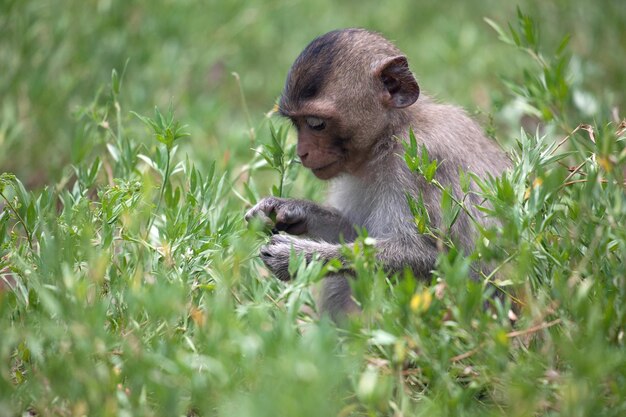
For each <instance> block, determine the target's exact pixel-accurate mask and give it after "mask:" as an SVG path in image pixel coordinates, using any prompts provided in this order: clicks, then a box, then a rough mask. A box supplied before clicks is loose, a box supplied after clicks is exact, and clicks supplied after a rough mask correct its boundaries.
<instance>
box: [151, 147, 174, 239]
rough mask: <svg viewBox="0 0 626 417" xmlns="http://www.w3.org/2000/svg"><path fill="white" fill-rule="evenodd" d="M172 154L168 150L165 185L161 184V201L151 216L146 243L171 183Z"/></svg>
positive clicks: (159, 200) (164, 177) (158, 201)
mask: <svg viewBox="0 0 626 417" xmlns="http://www.w3.org/2000/svg"><path fill="white" fill-rule="evenodd" d="M170 154H171V151H170V149H169V148H168V149H167V159H166V162H165V175H163V183H162V184H161V190H160V192H159V199H158V200H157V206H156V211H155V213H154V215H153V216H150V220H149V221H148V227H147V229H146V237H145V240H146V241H147V240H148V237H150V229H151V228H152V225H153V223H154V218H155V217H156V216H157V215H158V214H159V211H160V210H161V202H162V201H163V196H164V195H165V187H166V186H167V182H168V181H169V178H170Z"/></svg>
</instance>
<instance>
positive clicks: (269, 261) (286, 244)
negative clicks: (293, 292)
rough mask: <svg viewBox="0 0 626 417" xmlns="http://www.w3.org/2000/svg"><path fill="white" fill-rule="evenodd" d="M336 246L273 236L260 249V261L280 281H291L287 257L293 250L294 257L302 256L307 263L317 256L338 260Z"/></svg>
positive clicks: (283, 236)
mask: <svg viewBox="0 0 626 417" xmlns="http://www.w3.org/2000/svg"><path fill="white" fill-rule="evenodd" d="M337 247H338V245H333V244H329V243H326V242H316V241H314V240H309V239H300V238H295V237H291V236H285V235H274V236H272V238H271V239H270V241H269V242H268V244H267V245H265V246H263V247H262V248H261V259H262V260H263V262H264V263H265V265H266V266H267V267H268V268H269V269H270V270H271V271H272V273H274V275H276V277H277V278H278V279H280V280H281V281H288V280H290V279H291V276H290V275H289V256H290V254H291V251H292V250H293V251H294V252H295V253H296V255H304V258H305V259H306V261H307V262H309V261H310V260H311V259H313V256H314V255H315V254H318V255H319V257H320V259H326V260H328V259H331V258H338V257H339V256H340V254H339V250H338V249H337Z"/></svg>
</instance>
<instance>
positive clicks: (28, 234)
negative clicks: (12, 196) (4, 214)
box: [0, 192, 33, 251]
mask: <svg viewBox="0 0 626 417" xmlns="http://www.w3.org/2000/svg"><path fill="white" fill-rule="evenodd" d="M0 196H2V198H3V199H4V201H6V202H7V206H9V209H11V211H12V212H13V214H15V217H17V221H18V222H19V223H21V224H22V227H23V228H24V232H26V239H28V246H29V247H30V250H31V251H32V250H33V240H32V238H31V235H30V232H29V231H28V227H26V222H25V221H24V219H23V218H22V216H20V213H18V211H17V210H16V209H15V207H14V206H13V204H11V202H10V201H9V199H8V198H7V197H6V196H5V195H4V194H3V193H2V192H0Z"/></svg>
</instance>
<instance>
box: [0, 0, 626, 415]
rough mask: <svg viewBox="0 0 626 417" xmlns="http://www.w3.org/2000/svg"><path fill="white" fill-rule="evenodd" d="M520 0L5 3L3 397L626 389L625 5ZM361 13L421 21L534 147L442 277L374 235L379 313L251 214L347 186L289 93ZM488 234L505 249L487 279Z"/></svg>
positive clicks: (494, 112)
mask: <svg viewBox="0 0 626 417" xmlns="http://www.w3.org/2000/svg"><path fill="white" fill-rule="evenodd" d="M559 3H563V4H559ZM499 4H500V3H499V2H495V1H494V2H480V3H474V2H467V3H462V4H461V5H457V6H455V7H452V6H449V7H447V8H444V7H443V6H442V5H440V4H434V5H423V6H419V7H418V6H416V5H415V4H413V2H408V1H400V0H398V1H393V2H386V3H384V4H383V3H381V4H379V3H362V2H347V3H345V4H344V5H341V6H336V7H335V8H334V9H331V8H330V7H329V5H330V2H328V3H326V2H321V3H313V2H309V3H299V2H295V3H288V2H278V1H277V2H266V3H260V4H259V5H256V6H252V5H249V6H243V5H235V4H232V5H231V4H230V3H226V4H223V2H222V3H219V2H215V3H214V2H211V3H209V4H202V5H200V4H195V3H192V2H185V3H181V4H175V3H167V2H164V3H162V4H159V5H155V4H153V3H148V2H137V3H133V4H132V5H130V4H126V3H121V2H120V3H118V2H106V1H103V2H100V3H96V4H95V5H91V4H88V3H85V2H64V3H61V2H55V1H50V2H41V3H38V2H17V1H9V2H5V3H3V5H2V6H0V7H1V8H2V10H3V13H2V14H1V17H0V35H1V36H0V58H1V59H0V63H1V64H0V65H3V66H4V67H5V68H4V69H3V71H2V73H3V76H2V78H0V93H1V94H0V97H1V101H0V105H1V106H2V107H1V109H0V111H1V112H2V113H1V114H2V118H0V147H1V148H2V150H3V152H2V153H1V154H0V166H1V167H2V169H0V171H2V172H4V171H6V172H5V173H3V174H2V175H1V176H0V207H2V208H3V211H2V213H1V214H0V416H2V417H3V416H13V415H20V414H23V413H27V412H28V411H31V412H33V413H36V414H37V415H42V416H44V415H46V416H47V415H59V416H66V415H78V416H80V415H121V416H142V415H146V416H150V415H163V416H178V415H181V416H182V415H190V416H194V415H202V416H210V415H220V416H276V415H279V416H282V415H284V416H374V415H390V416H391V415H393V416H402V415H404V416H413V415H428V416H432V415H441V416H451V415H458V416H490V415H493V416H505V415H506V416H528V415H555V416H557V415H562V416H588V415H593V416H621V415H624V414H625V413H626V400H625V399H626V354H625V353H624V352H625V350H624V348H625V346H624V343H625V342H624V328H625V326H626V306H625V300H626V263H625V261H626V259H624V257H625V256H624V254H626V228H625V227H623V225H624V224H626V193H625V188H624V187H625V186H624V180H625V178H624V177H625V174H626V134H625V131H624V130H625V127H626V126H624V125H620V124H619V123H620V119H619V118H618V119H617V120H614V116H613V115H614V114H617V115H618V116H619V115H620V114H621V113H620V111H619V109H618V110H614V106H619V105H624V104H625V103H624V98H623V96H622V95H621V91H624V82H625V81H624V79H623V78H622V77H621V73H622V72H623V71H622V69H623V60H621V58H620V56H619V54H616V52H615V51H618V50H619V46H620V45H621V43H620V42H623V41H624V34H623V31H621V30H620V28H621V23H620V22H621V21H623V17H624V13H625V11H624V9H623V8H621V7H619V6H618V4H617V3H613V2H606V4H600V3H594V5H590V4H587V3H583V2H568V3H567V4H568V7H564V4H565V2H556V3H555V4H556V5H553V4H549V5H548V4H543V2H542V3H539V2H537V3H533V4H530V5H528V8H527V9H526V10H527V11H528V12H529V15H530V16H534V20H533V19H531V18H530V17H529V16H527V15H524V14H520V15H516V12H515V10H514V8H512V7H511V8H508V7H496V6H497V5H499ZM170 8H173V9H175V10H174V11H172V10H170ZM356 10H358V12H359V13H356V12H355V11H356ZM355 15H357V16H356V17H355ZM300 16H302V17H301V18H300V19H301V20H298V19H297V17H300ZM484 16H486V17H488V18H489V19H490V20H489V21H488V22H484V21H483V20H482V18H483V17H484ZM620 19H621V20H620ZM302 20H305V21H306V22H307V24H306V25H304V24H302V23H301V21H302ZM507 21H510V22H511V28H512V29H511V30H509V28H508V27H507V24H506V22H507ZM574 21H576V22H577V26H568V25H569V24H571V23H572V22H574ZM309 22H310V24H308V23H309ZM459 22H461V23H459ZM490 25H491V26H493V28H492V27H490ZM339 26H367V27H371V28H374V29H378V30H381V31H383V32H384V33H386V34H387V35H389V36H390V37H392V38H395V39H397V41H398V44H399V45H400V46H401V48H402V49H404V50H406V51H407V53H408V54H409V58H410V60H411V63H412V64H413V66H414V67H415V69H416V72H417V73H418V76H419V79H420V82H421V84H422V86H423V87H424V86H425V88H426V90H429V91H433V92H436V93H437V95H438V96H440V97H442V98H446V99H449V100H452V101H456V102H459V103H464V104H466V105H467V106H468V107H469V108H470V109H471V110H476V109H477V108H482V111H481V112H479V113H481V114H480V115H479V116H480V117H481V118H482V119H483V121H484V122H485V126H486V128H487V129H488V132H489V133H490V134H492V135H494V136H496V137H497V139H498V140H499V141H500V142H502V143H504V144H505V146H506V147H507V149H508V150H509V152H510V154H511V155H512V158H513V160H514V161H515V168H514V169H513V170H512V171H511V172H509V173H507V174H506V175H505V176H504V177H503V178H500V179H492V180H489V181H485V182H481V184H480V185H481V193H482V194H483V197H484V198H485V200H486V201H488V202H490V203H491V204H490V205H489V206H490V207H491V208H490V213H489V214H490V215H492V216H494V217H496V218H498V219H499V220H500V226H498V227H493V228H491V229H487V230H482V231H481V236H480V238H479V240H478V245H477V249H476V251H475V252H474V253H472V254H470V255H468V256H465V255H463V254H462V253H460V252H459V251H457V250H456V248H455V247H454V245H453V243H451V242H447V240H445V238H446V236H445V235H441V236H440V237H441V238H442V239H444V240H445V241H446V242H447V243H448V244H449V249H448V250H447V251H446V252H442V253H441V255H440V256H439V259H438V266H437V270H436V272H435V274H434V277H433V279H432V281H430V282H417V281H415V280H414V279H412V277H410V276H394V277H387V276H386V275H385V274H384V273H383V271H382V270H381V269H380V267H379V266H378V265H377V264H376V262H375V257H374V254H373V253H372V248H371V246H370V245H369V244H368V243H369V241H368V239H367V238H365V235H364V236H362V238H361V239H360V240H359V244H358V245H356V246H355V248H356V249H355V251H354V253H350V254H346V256H347V257H348V258H349V259H350V262H352V266H353V268H354V270H355V274H356V279H355V280H354V282H353V284H354V288H353V289H354V294H355V298H356V300H357V301H358V303H359V304H360V305H361V307H362V310H363V312H362V314H361V315H360V316H358V317H355V318H354V319H353V320H351V321H350V322H348V323H345V324H344V325H342V326H340V327H337V326H335V325H334V324H332V323H330V322H329V321H328V320H326V319H321V320H320V319H318V318H316V317H315V315H313V314H310V313H308V312H307V311H308V310H307V309H306V308H303V307H309V309H310V307H312V303H311V300H312V296H311V289H312V287H313V286H314V285H315V282H316V281H318V280H320V279H323V273H324V271H325V267H323V266H322V265H319V264H317V263H313V264H311V265H304V264H303V263H302V262H301V260H298V259H295V258H294V259H293V262H292V267H293V270H294V271H298V273H297V279H296V280H295V281H294V282H292V283H288V284H284V283H280V282H278V281H277V280H276V279H273V278H272V277H270V276H268V273H267V271H266V270H265V269H264V267H263V265H262V263H261V262H260V260H259V259H258V258H257V256H256V255H257V253H258V248H259V246H260V245H261V244H263V242H264V241H265V239H266V238H267V236H266V234H265V233H264V232H263V231H262V230H260V229H257V228H255V227H252V228H248V227H247V225H246V224H245V222H244V221H243V213H244V212H245V209H246V208H247V207H249V205H250V204H252V203H254V202H255V201H257V200H258V199H259V198H260V197H261V196H265V195H268V194H274V195H285V196H298V197H308V198H321V196H322V191H323V190H320V186H319V183H318V182H315V180H314V179H312V178H311V176H310V174H308V173H306V172H304V170H301V169H299V165H298V164H297V163H296V162H294V149H293V146H294V145H293V143H294V142H293V135H292V134H290V133H289V132H288V130H287V129H286V128H284V127H283V125H282V124H281V122H280V121H279V120H277V119H273V118H272V119H268V118H267V117H265V116H264V114H265V113H266V112H267V111H268V110H269V109H271V107H272V104H273V102H274V99H275V97H276V96H277V94H278V93H279V91H280V88H281V85H282V82H283V80H284V77H285V73H286V71H287V68H288V66H289V64H290V63H291V61H292V60H293V58H294V57H295V55H296V54H297V53H298V52H299V50H300V49H301V48H302V47H303V46H304V45H305V44H306V42H308V41H309V40H310V39H311V38H312V37H313V36H314V35H316V34H319V33H320V32H323V31H325V30H327V29H331V28H334V27H339ZM296 28H297V29H296ZM574 28H575V29H576V30H575V31H574ZM494 29H495V30H494ZM538 30H539V32H537V31H538ZM570 32H571V34H572V38H571V40H570V42H569V43H563V42H562V40H563V39H564V36H565V35H566V34H567V33H570ZM537 33H539V34H540V36H539V37H538V38H537V36H536V34H537ZM498 37H500V38H501V39H500V40H498ZM599 40H602V46H603V47H599V46H598V42H599ZM502 41H504V42H502ZM129 58H130V60H129V61H128V63H127V60H128V59H129ZM231 71H237V72H238V73H239V77H240V79H241V91H243V95H244V97H245V99H246V104H245V105H244V102H242V98H241V94H240V86H239V85H238V84H237V79H236V78H235V77H232V76H231V75H230V72H231ZM498 76H501V79H499V78H498ZM100 85H102V86H103V87H101V88H99V87H98V86H100ZM155 103H157V104H158V106H157V110H156V111H154V104H155ZM170 103H172V107H170V108H169V109H168V110H164V109H166V108H168V106H169V105H170ZM159 109H160V110H159ZM174 110H175V111H174ZM133 113H134V114H133ZM521 126H524V127H525V128H526V131H524V130H520V127H521ZM187 134H189V136H187ZM406 159H407V163H408V164H409V165H410V166H411V167H412V168H413V169H415V170H416V171H417V172H420V173H422V174H424V175H425V176H426V177H428V176H429V175H430V173H429V169H430V168H429V167H430V166H434V165H431V161H429V160H423V159H422V158H421V155H420V154H419V153H418V149H417V148H415V147H414V148H412V147H409V148H408V154H407V158H406ZM8 172H13V173H15V174H16V176H14V175H12V174H9V173H8ZM23 184H27V185H26V186H24V185H23ZM462 209H463V207H459V205H457V204H456V203H454V202H452V201H449V202H448V204H446V205H445V206H444V207H442V210H443V211H444V214H445V215H444V217H445V218H453V217H454V212H455V211H456V210H462ZM416 221H417V222H418V224H419V225H420V227H423V228H424V230H425V232H428V233H432V234H433V235H435V236H439V234H440V233H442V232H441V231H438V230H431V229H430V227H429V225H428V224H427V221H425V219H423V218H422V217H421V216H420V211H419V208H416ZM364 234H365V232H364ZM477 259H480V260H481V261H487V262H490V263H491V264H493V265H494V266H496V270H497V274H494V275H492V276H488V277H483V279H482V280H481V281H480V282H473V281H469V280H468V278H467V276H468V270H469V268H470V267H471V265H472V263H473V262H475V261H476V260H477ZM489 284H493V285H496V286H498V287H499V288H500V289H501V290H502V291H503V292H505V293H506V294H509V297H504V298H502V299H499V298H493V297H492V296H491V293H492V286H491V285H489ZM512 300H515V302H514V301H512ZM515 303H517V308H518V309H517V310H516V313H511V312H510V309H511V307H512V304H515ZM485 304H489V308H487V309H485V308H484V306H485ZM514 315H516V316H517V317H516V320H513V318H515V317H513V316H514Z"/></svg>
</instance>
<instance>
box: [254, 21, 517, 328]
mask: <svg viewBox="0 0 626 417" xmlns="http://www.w3.org/2000/svg"><path fill="white" fill-rule="evenodd" d="M418 98H419V100H418ZM278 107H279V112H280V114H281V115H282V116H284V117H287V118H289V119H290V120H291V121H292V122H293V125H294V126H295V127H296V129H297V132H298V144H297V154H298V157H299V158H300V160H301V161H302V165H304V166H305V167H306V168H309V169H310V170H311V171H312V172H313V174H314V175H315V176H316V177H318V178H319V179H321V180H326V181H328V182H329V183H330V184H329V185H330V187H329V195H328V200H327V202H326V205H325V206H322V205H318V204H316V203H314V202H311V201H305V200H295V199H284V198H276V197H268V198H264V199H263V200H261V201H260V202H259V203H258V204H257V205H255V206H254V207H253V208H252V209H250V210H249V211H248V212H247V213H246V220H248V221H250V220H251V219H252V218H253V217H259V218H261V219H263V220H264V221H265V222H267V223H270V224H272V225H273V226H274V227H275V228H276V229H277V230H280V231H283V232H285V233H287V235H283V234H277V235H274V236H273V237H272V238H271V240H270V242H269V243H268V244H267V245H266V246H264V247H263V248H261V253H260V256H261V259H262V260H263V262H264V263H265V265H266V266H267V267H268V268H269V269H270V270H271V271H272V272H273V273H274V275H276V276H277V277H278V278H279V279H281V280H289V279H290V278H291V277H290V275H289V272H288V269H287V268H288V264H289V255H290V251H291V250H292V249H293V250H294V251H295V252H296V253H298V254H303V255H304V256H305V258H306V259H311V258H312V257H313V256H314V254H317V255H318V256H319V258H320V259H322V260H329V259H340V258H341V244H340V243H339V242H340V240H341V238H343V239H344V241H345V242H347V244H348V245H349V244H350V242H351V241H353V240H354V239H355V238H356V232H355V226H356V227H359V228H365V229H367V231H368V235H369V236H371V237H373V238H375V241H376V243H375V248H376V253H377V257H378V259H379V260H380V262H381V263H382V264H383V265H384V266H385V268H386V269H387V270H388V271H390V272H397V271H402V270H403V269H404V268H410V269H411V270H412V271H413V273H414V274H415V276H417V277H421V278H424V279H428V277H429V276H430V273H431V271H432V270H433V269H434V266H435V261H436V258H437V253H438V249H437V245H436V242H435V241H434V240H433V239H432V238H431V237H429V236H426V235H423V234H420V233H419V232H418V230H417V227H416V224H415V220H414V216H413V215H412V213H411V210H410V207H409V204H408V199H407V195H410V196H411V197H413V198H415V199H416V200H418V199H420V198H421V199H422V201H423V202H424V205H425V207H426V209H427V211H428V215H429V218H430V223H431V225H432V226H433V227H438V226H439V225H440V224H441V221H442V215H441V209H440V207H441V205H440V201H441V192H440V191H439V190H438V189H437V188H435V187H434V186H433V185H430V184H428V183H427V182H426V181H425V180H424V178H423V177H421V176H419V175H418V174H416V173H414V172H412V171H411V170H410V169H409V168H408V167H407V166H406V164H405V162H404V159H403V158H402V155H403V154H404V147H403V144H402V141H405V140H407V138H408V134H409V130H410V129H412V130H413V132H414V133H415V137H416V138H417V141H418V145H420V146H422V145H423V146H425V147H426V149H427V150H428V153H429V155H430V157H431V158H432V159H435V160H437V161H439V163H440V166H439V168H438V170H437V173H436V179H437V180H438V181H439V182H440V183H442V184H443V185H445V186H449V187H451V188H452V190H453V192H454V193H455V194H456V195H457V197H458V196H462V191H461V187H460V184H459V169H462V170H464V171H469V172H473V173H474V174H476V175H477V176H478V177H481V178H485V177H487V176H489V175H491V176H499V175H500V174H501V173H502V172H503V171H504V170H505V169H507V168H508V167H509V166H510V161H509V159H508V158H507V156H506V154H505V153H504V152H503V151H502V150H501V149H500V148H499V147H498V146H497V144H495V143H493V142H492V141H491V140H489V139H488V138H487V137H486V136H485V134H484V133H483V131H482V129H481V128H480V127H479V126H478V125H477V124H476V122H474V121H473V120H472V119H470V118H469V117H468V116H467V115H466V114H465V112H464V111H463V110H461V109H459V108H457V107H454V106H451V105H446V104H440V103H437V102H435V101H433V100H431V99H430V98H428V97H426V96H424V95H421V96H420V88H419V86H418V84H417V81H416V80H415V77H414V76H413V74H412V73H411V71H410V69H409V64H408V61H407V58H406V56H404V55H403V54H402V52H400V50H399V49H398V48H396V46H394V45H393V44H392V43H391V42H390V41H388V40H387V39H385V38H383V37H382V36H381V35H379V34H377V33H373V32H369V31H367V30H363V29H343V30H335V31H332V32H329V33H327V34H325V35H322V36H320V37H318V38H316V39H315V40H313V41H312V42H311V43H310V44H309V45H308V46H307V47H306V48H305V49H304V51H302V53H301V54H300V56H298V58H297V59H296V61H295V62H294V64H293V66H292V67H291V69H290V71H289V74H288V75H287V81H286V83H285V88H284V91H283V93H282V96H281V98H280V102H279V106H278ZM465 201H466V202H469V203H470V204H469V206H470V211H471V212H472V215H473V217H474V218H476V219H482V218H483V216H482V215H481V214H480V213H479V212H478V210H477V209H476V207H475V205H476V204H479V203H480V201H478V198H477V197H476V196H474V195H473V194H470V195H468V196H467V198H466V200H465ZM271 219H275V220H271ZM482 221H486V220H482ZM450 232H451V234H452V236H453V238H454V239H455V241H456V242H457V243H458V244H459V245H460V246H461V247H462V248H463V249H464V250H466V251H467V252H470V251H471V250H472V248H473V244H474V238H475V233H476V232H475V230H474V227H473V225H472V224H471V222H470V219H469V216H467V214H465V213H461V214H460V215H459V218H458V220H457V221H456V223H455V224H454V226H453V227H452V229H451V231H450ZM290 235H291V236H290ZM295 236H298V237H295ZM349 275H350V274H349V273H348V274H339V273H337V274H331V275H329V276H327V277H326V278H325V279H324V280H323V282H322V288H321V291H320V294H319V300H318V309H319V310H320V312H322V313H324V312H325V313H328V314H330V315H331V316H332V317H334V318H338V317H340V316H341V315H343V314H345V313H348V312H351V311H356V310H358V309H357V307H356V304H355V302H354V300H353V299H352V296H351V290H350V285H349V283H348V279H349Z"/></svg>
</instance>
